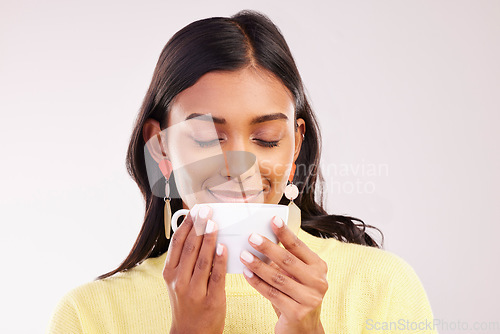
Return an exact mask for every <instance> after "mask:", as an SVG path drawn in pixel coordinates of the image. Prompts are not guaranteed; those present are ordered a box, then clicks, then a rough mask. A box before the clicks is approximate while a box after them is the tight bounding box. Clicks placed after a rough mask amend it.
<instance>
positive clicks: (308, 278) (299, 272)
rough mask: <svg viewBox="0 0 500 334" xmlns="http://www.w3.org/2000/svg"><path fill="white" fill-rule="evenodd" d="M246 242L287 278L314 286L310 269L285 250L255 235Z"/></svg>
mask: <svg viewBox="0 0 500 334" xmlns="http://www.w3.org/2000/svg"><path fill="white" fill-rule="evenodd" d="M248 242H249V243H250V245H251V246H252V247H253V248H255V249H256V250H258V251H259V252H260V253H262V254H264V255H265V256H267V257H268V258H269V259H270V260H271V263H274V265H276V266H278V267H279V268H280V269H282V270H283V271H284V272H286V273H287V276H288V277H293V278H294V279H295V280H297V281H299V282H300V283H303V284H305V285H308V286H312V285H313V284H314V279H313V277H312V275H311V270H310V267H309V266H308V265H307V264H305V263H304V262H302V260H300V259H299V258H297V257H296V256H295V255H293V254H292V253H291V252H289V251H288V250H287V249H284V248H283V247H280V246H278V245H277V244H275V243H274V242H272V241H271V240H269V239H267V238H266V237H263V236H261V235H259V234H257V233H252V234H251V235H250V237H249V238H248ZM280 272H281V271H280ZM259 276H260V275H259Z"/></svg>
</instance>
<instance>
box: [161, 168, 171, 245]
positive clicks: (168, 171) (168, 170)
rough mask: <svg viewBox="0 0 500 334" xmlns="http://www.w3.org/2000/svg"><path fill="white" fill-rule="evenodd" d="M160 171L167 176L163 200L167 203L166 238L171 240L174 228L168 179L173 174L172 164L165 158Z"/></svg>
mask: <svg viewBox="0 0 500 334" xmlns="http://www.w3.org/2000/svg"><path fill="white" fill-rule="evenodd" d="M158 165H159V167H160V170H161V172H162V174H163V176H165V197H164V198H163V200H164V201H165V206H164V208H163V220H164V225H165V237H166V238H167V239H170V229H171V226H172V210H171V208H170V199H171V198H170V185H169V184H168V179H169V177H170V174H171V173H172V163H171V162H170V160H168V159H167V158H163V160H161V161H160V162H159V164H158Z"/></svg>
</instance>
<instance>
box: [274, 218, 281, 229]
mask: <svg viewBox="0 0 500 334" xmlns="http://www.w3.org/2000/svg"><path fill="white" fill-rule="evenodd" d="M273 224H274V226H276V227H277V228H282V227H283V221H282V220H281V218H279V217H277V216H274V218H273Z"/></svg>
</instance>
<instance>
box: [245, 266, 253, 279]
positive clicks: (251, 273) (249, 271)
mask: <svg viewBox="0 0 500 334" xmlns="http://www.w3.org/2000/svg"><path fill="white" fill-rule="evenodd" d="M243 274H244V275H245V276H246V277H248V278H251V277H253V272H252V271H251V270H250V269H248V268H247V267H245V268H243Z"/></svg>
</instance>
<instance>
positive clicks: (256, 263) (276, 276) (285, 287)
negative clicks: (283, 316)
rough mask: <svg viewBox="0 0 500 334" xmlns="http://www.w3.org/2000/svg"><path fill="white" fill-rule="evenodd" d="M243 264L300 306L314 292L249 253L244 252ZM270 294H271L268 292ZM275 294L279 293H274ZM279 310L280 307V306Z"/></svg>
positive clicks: (242, 255) (242, 254)
mask: <svg viewBox="0 0 500 334" xmlns="http://www.w3.org/2000/svg"><path fill="white" fill-rule="evenodd" d="M240 259H241V262H243V264H244V265H245V266H246V267H247V268H248V269H250V271H251V272H253V273H254V274H256V275H257V276H259V278H260V279H261V280H263V281H265V282H266V283H267V284H268V285H270V286H272V287H273V288H275V289H276V290H278V291H279V292H280V293H282V294H285V295H287V296H288V297H289V298H291V299H293V300H294V301H296V302H297V303H299V304H303V303H306V302H307V299H308V298H310V294H311V293H312V292H313V291H312V290H311V289H310V288H309V287H307V286H305V285H303V284H300V283H299V282H297V281H295V280H293V279H291V278H290V277H288V276H286V275H283V274H282V273H281V272H280V271H279V270H276V269H275V268H273V267H271V266H270V265H268V264H266V263H264V262H262V261H261V260H260V259H259V258H258V257H256V256H254V255H253V254H252V253H250V252H248V251H243V252H242V253H241V256H240ZM259 284H261V283H259ZM268 293H269V292H268ZM273 293H275V294H276V293H277V292H275V291H273ZM278 308H279V306H278Z"/></svg>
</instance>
